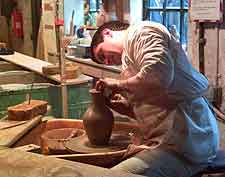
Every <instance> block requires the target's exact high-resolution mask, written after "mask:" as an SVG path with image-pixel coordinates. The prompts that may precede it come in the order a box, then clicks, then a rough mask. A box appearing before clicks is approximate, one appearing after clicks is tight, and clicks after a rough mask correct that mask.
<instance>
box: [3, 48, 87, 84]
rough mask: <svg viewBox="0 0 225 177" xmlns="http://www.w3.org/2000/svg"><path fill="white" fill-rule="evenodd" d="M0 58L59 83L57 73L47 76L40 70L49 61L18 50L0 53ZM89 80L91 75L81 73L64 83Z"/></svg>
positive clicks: (79, 82)
mask: <svg viewBox="0 0 225 177" xmlns="http://www.w3.org/2000/svg"><path fill="white" fill-rule="evenodd" d="M0 59H2V60H5V61H7V62H10V63H13V64H15V65H17V66H20V67H22V68H25V69H27V70H30V71H33V72H35V73H37V74H39V75H41V76H43V77H46V78H48V79H50V80H52V81H55V82H57V83H58V84H60V83H61V79H60V75H59V74H55V75H48V76H47V75H44V74H43V72H42V67H43V66H49V65H53V64H51V63H49V62H46V61H43V60H40V59H37V58H33V57H30V56H27V55H24V54H21V53H18V52H15V54H13V55H0ZM90 80H91V77H89V76H86V75H83V74H82V75H80V76H79V77H78V78H75V79H68V80H66V81H65V83H64V84H66V85H74V84H82V83H85V82H88V81H90Z"/></svg>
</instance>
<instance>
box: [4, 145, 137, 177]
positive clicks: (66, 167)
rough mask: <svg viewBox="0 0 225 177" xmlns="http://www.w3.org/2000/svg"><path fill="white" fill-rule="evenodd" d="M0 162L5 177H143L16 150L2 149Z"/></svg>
mask: <svg viewBox="0 0 225 177" xmlns="http://www.w3.org/2000/svg"><path fill="white" fill-rule="evenodd" d="M0 162H1V170H0V175H1V176H4V177H12V176H38V177H46V176H48V177H54V176H73V177H90V176H91V177H100V176H102V177H112V176H116V177H141V176H140V175H134V174H132V173H125V172H122V171H116V170H114V171H113V170H109V169H105V168H101V167H96V166H92V165H88V164H83V163H78V162H72V161H68V160H62V159H57V158H53V157H47V156H43V155H38V154H34V153H30V152H24V151H20V150H15V149H4V148H2V149H1V150H0ZM31 174H32V175H31Z"/></svg>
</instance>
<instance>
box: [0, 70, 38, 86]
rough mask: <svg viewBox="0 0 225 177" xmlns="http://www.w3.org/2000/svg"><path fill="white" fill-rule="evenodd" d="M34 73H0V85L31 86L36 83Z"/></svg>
mask: <svg viewBox="0 0 225 177" xmlns="http://www.w3.org/2000/svg"><path fill="white" fill-rule="evenodd" d="M34 79H35V78H34V73H32V72H29V71H5V72H0V85H3V84H30V83H32V82H34Z"/></svg>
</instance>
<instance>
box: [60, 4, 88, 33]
mask: <svg viewBox="0 0 225 177" xmlns="http://www.w3.org/2000/svg"><path fill="white" fill-rule="evenodd" d="M73 10H75V14H74V20H73V23H74V25H76V26H77V27H79V26H81V25H83V23H84V2H83V0H64V22H65V34H69V31H70V21H71V17H72V12H73Z"/></svg>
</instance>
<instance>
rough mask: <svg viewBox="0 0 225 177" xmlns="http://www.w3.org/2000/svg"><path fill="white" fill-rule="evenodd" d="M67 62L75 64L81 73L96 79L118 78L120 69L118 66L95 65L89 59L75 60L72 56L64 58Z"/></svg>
mask: <svg viewBox="0 0 225 177" xmlns="http://www.w3.org/2000/svg"><path fill="white" fill-rule="evenodd" d="M66 58H67V59H68V60H71V61H73V62H75V63H76V64H77V65H78V66H79V67H80V68H81V71H82V73H84V74H86V75H89V76H93V77H96V78H104V77H110V78H119V77H120V72H121V67H119V66H107V65H102V64H97V63H95V62H93V61H92V60H91V59H82V58H76V57H74V56H66Z"/></svg>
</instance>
